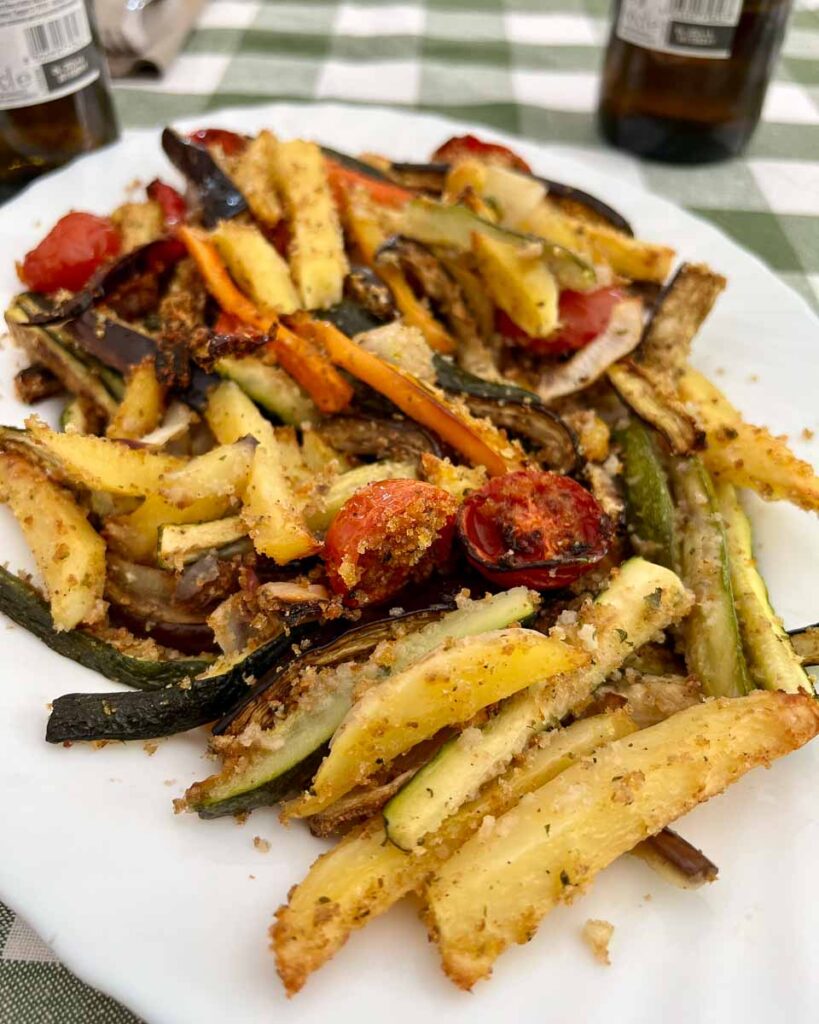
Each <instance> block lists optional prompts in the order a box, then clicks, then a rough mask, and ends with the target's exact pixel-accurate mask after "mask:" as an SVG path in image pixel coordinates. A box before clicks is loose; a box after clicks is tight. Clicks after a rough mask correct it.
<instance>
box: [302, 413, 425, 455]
mask: <svg viewBox="0 0 819 1024" xmlns="http://www.w3.org/2000/svg"><path fill="white" fill-rule="evenodd" d="M316 431H317V433H318V434H319V435H320V436H321V437H322V438H323V440H325V441H326V442H327V444H329V445H330V446H331V447H332V448H335V450H336V451H339V452H343V453H344V454H345V455H364V456H372V457H374V458H376V459H399V460H404V461H409V462H415V461H417V460H418V459H419V458H420V457H421V456H422V455H423V454H424V452H427V453H429V454H430V455H436V456H438V457H440V456H441V454H442V449H441V446H440V444H439V443H438V440H437V438H436V437H435V436H434V435H433V434H431V433H429V432H428V431H426V430H424V428H423V427H421V426H418V425H417V424H415V423H413V422H411V421H410V420H389V419H379V418H377V417H372V418H371V417H367V416H334V417H333V418H332V419H328V420H326V421H325V422H322V423H320V424H319V425H318V427H316Z"/></svg>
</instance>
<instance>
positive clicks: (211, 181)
mask: <svg viewBox="0 0 819 1024" xmlns="http://www.w3.org/2000/svg"><path fill="white" fill-rule="evenodd" d="M162 148H163V149H164V150H165V155H166V156H167V158H168V159H169V160H170V161H171V163H172V164H173V165H174V167H175V168H176V169H177V170H178V171H180V172H181V173H182V174H183V175H184V176H185V178H186V179H187V181H188V182H189V183H190V184H191V185H192V186H193V188H194V189H195V190H196V194H197V196H198V197H199V204H200V206H201V212H202V223H203V224H204V225H205V227H206V228H213V227H216V225H217V224H218V223H219V221H220V220H230V219H231V218H232V217H236V216H238V215H239V214H240V213H245V211H246V210H247V202H246V200H245V197H244V196H243V195H242V193H241V192H240V191H239V189H238V188H237V187H236V186H235V185H234V183H233V182H232V181H231V179H230V178H229V177H228V176H227V175H226V174H225V172H224V171H223V170H221V168H220V167H219V165H218V164H217V163H216V161H215V160H214V159H213V157H212V156H211V155H210V153H209V152H208V151H207V149H206V148H205V147H204V146H198V145H197V144H196V143H195V142H190V141H189V140H188V139H184V138H183V137H182V136H181V135H179V134H178V133H177V132H175V131H174V130H173V129H172V128H165V129H164V130H163V132H162Z"/></svg>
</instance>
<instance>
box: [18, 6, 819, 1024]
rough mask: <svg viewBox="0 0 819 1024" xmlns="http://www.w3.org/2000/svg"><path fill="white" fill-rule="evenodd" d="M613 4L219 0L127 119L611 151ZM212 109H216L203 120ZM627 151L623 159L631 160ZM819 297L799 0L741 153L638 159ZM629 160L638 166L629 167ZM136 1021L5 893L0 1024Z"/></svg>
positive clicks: (121, 90) (654, 179)
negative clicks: (283, 108)
mask: <svg viewBox="0 0 819 1024" xmlns="http://www.w3.org/2000/svg"><path fill="white" fill-rule="evenodd" d="M610 7H611V4H610V2H609V0H425V2H424V0H403V2H396V3H384V2H382V0H356V2H343V3H334V2H330V0H326V2H318V0H302V2H281V3H280V2H273V0H210V2H209V4H208V6H207V7H205V9H204V10H203V13H202V15H201V17H200V20H199V23H198V25H197V27H196V29H195V31H194V32H193V33H192V34H191V36H190V38H189V39H188V41H187V44H186V46H185V49H184V51H183V53H182V54H180V56H179V57H178V59H177V60H176V61H175V63H174V64H173V65H172V67H171V68H170V70H169V72H168V73H167V74H166V75H165V76H164V77H163V78H161V79H158V80H155V81H154V80H146V79H133V80H123V81H120V82H119V83H117V86H116V100H117V106H118V108H119V112H120V116H121V119H122V123H123V125H124V126H125V127H127V128H136V127H155V126H157V125H160V124H163V123H165V122H166V121H168V120H171V119H173V118H176V117H181V116H186V115H196V114H202V115H204V114H206V112H207V111H211V110H215V109H217V108H219V107H223V106H228V105H238V104H250V103H266V102H271V101H273V100H277V99H278V100H282V99H289V100H330V99H333V100H344V101H348V102H352V103H360V104H367V103H377V104H395V105H397V106H404V107H408V108H412V109H418V110H428V111H433V112H436V113H440V114H445V115H449V116H451V117H454V118H462V119H464V120H469V121H477V122H482V123H484V124H487V125H489V126H492V127H494V128H497V129H502V130H503V131H507V132H513V133H517V134H520V135H524V136H527V137H528V138H531V139H535V140H543V141H552V142H554V141H559V142H561V143H568V144H571V145H574V146H579V147H583V148H587V149H588V150H589V151H590V153H593V152H594V151H595V150H596V151H597V152H598V153H599V151H600V149H601V142H600V141H599V139H598V137H597V135H596V131H595V126H594V119H593V117H592V116H591V115H592V112H593V110H594V106H595V101H596V94H597V75H598V68H599V65H600V61H601V55H602V54H601V51H602V47H603V45H604V43H605V39H606V35H607V31H608V18H609V15H610ZM203 120H206V118H203ZM625 159H626V158H624V160H625ZM627 164H628V167H629V175H630V178H631V180H633V181H636V182H637V183H642V184H643V185H644V186H646V187H648V188H649V189H651V190H653V191H655V192H658V193H660V194H662V195H665V196H668V197H669V198H670V199H673V200H674V201H675V202H677V203H679V204H682V205H684V206H686V207H687V208H688V209H690V210H692V211H693V212H695V213H697V214H699V215H701V216H703V217H705V218H706V219H708V220H710V221H713V222H714V223H715V224H716V225H717V226H718V227H720V228H722V230H723V231H725V232H726V233H727V234H729V235H731V236H732V237H733V238H735V239H736V240H737V241H738V242H739V243H740V244H741V245H743V246H745V247H746V248H748V249H750V250H751V251H752V252H755V253H757V254H758V255H759V256H760V257H761V258H762V259H763V260H764V261H765V262H766V263H767V264H768V265H769V266H770V267H771V268H772V269H773V270H774V271H775V272H777V273H778V274H780V275H781V276H782V277H783V278H784V279H785V280H786V281H787V282H788V283H789V284H791V285H792V286H793V287H794V288H795V289H796V290H797V291H798V292H800V293H801V294H802V295H804V296H805V297H806V298H807V299H808V301H809V302H812V303H813V305H814V307H815V308H818V309H819V0H801V2H799V0H797V3H796V4H795V9H794V13H793V15H792V19H791V23H790V28H789V32H788V36H787V39H786V43H785V47H784V50H783V54H782V59H781V60H780V62H779V66H778V69H777V72H776V76H775V79H774V82H773V84H772V86H771V89H770V92H769V94H768V99H767V102H766V105H765V110H764V113H763V120H762V124H761V125H760V127H759V130H758V132H757V134H756V136H755V137H754V139H753V142H752V144H751V146H750V149H749V150H748V152H747V153H746V155H745V156H744V157H743V158H742V159H740V160H735V161H732V162H730V163H727V164H719V165H711V166H708V167H704V168H685V169H680V168H675V167H667V166H663V165H657V164H647V163H640V162H638V161H636V160H635V161H631V160H628V161H627ZM623 166H626V164H624V165H623ZM40 1022H42V1024H46V1022H48V1024H138V1022H137V1021H136V1018H135V1017H134V1016H133V1014H131V1013H129V1011H128V1010H126V1009H124V1008H122V1007H120V1006H118V1005H117V1004H116V1003H115V1002H113V1001H112V1000H111V999H109V998H108V997H106V996H103V995H100V994H99V993H98V992H95V991H94V990H93V989H90V988H88V987H87V986H85V985H83V984H82V983H81V982H79V981H78V980H77V979H76V978H74V977H73V976H72V975H71V974H70V972H69V971H67V970H66V969H65V968H64V967H62V966H61V965H60V964H59V963H58V962H57V961H56V959H55V958H54V956H53V955H52V954H51V952H50V950H49V949H48V947H47V946H46V945H44V944H43V942H42V941H41V940H40V939H39V938H38V937H37V936H36V935H35V934H34V932H32V931H31V929H30V928H29V927H28V926H27V925H26V924H25V923H24V922H23V921H22V920H21V919H20V918H15V917H14V916H13V914H12V913H11V912H10V911H9V910H8V909H6V908H5V907H3V906H2V904H0V1024H40Z"/></svg>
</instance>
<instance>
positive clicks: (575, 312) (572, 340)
mask: <svg viewBox="0 0 819 1024" xmlns="http://www.w3.org/2000/svg"><path fill="white" fill-rule="evenodd" d="M622 298H623V293H622V292H621V291H620V289H619V288H598V289H597V291H594V292H573V291H570V290H569V289H565V290H564V291H562V292H561V293H560V299H559V301H558V317H559V319H560V326H559V327H558V328H557V330H555V331H553V332H552V333H551V334H549V335H548V336H547V337H545V338H533V337H532V336H531V335H530V334H527V333H526V331H524V330H523V328H522V327H518V325H517V324H516V323H515V321H514V320H513V319H512V318H511V317H510V316H509V315H508V313H506V312H505V311H504V310H502V309H498V310H496V311H495V328H496V330H497V331H498V333H499V334H502V335H503V336H504V337H505V338H508V339H509V340H510V341H514V342H515V344H517V345H521V346H522V347H523V348H527V349H529V351H530V352H534V353H535V354H537V355H544V356H561V355H566V354H567V353H569V352H576V351H578V349H581V348H585V347H586V345H588V344H589V343H590V342H592V341H594V339H595V338H597V337H599V336H600V334H602V333H603V331H604V330H605V329H606V327H608V324H609V320H611V313H612V310H613V309H614V307H615V306H616V305H617V303H618V302H619V301H620V300H621V299H622Z"/></svg>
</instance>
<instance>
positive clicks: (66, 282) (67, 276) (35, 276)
mask: <svg viewBox="0 0 819 1024" xmlns="http://www.w3.org/2000/svg"><path fill="white" fill-rule="evenodd" d="M121 245H122V241H121V239H120V236H119V232H118V231H117V230H116V228H115V227H114V225H113V224H112V223H111V221H110V220H109V219H108V218H107V217H97V216H96V215H95V214H93V213H80V212H78V211H72V212H71V213H67V214H66V215H65V216H64V217H61V218H60V220H58V221H57V223H56V224H55V225H54V227H53V228H52V229H51V230H50V231H49V233H48V234H47V235H46V236H45V238H44V239H43V240H42V242H40V244H39V245H37V246H35V248H33V249H32V250H31V251H30V252H27V253H26V255H25V258H24V260H23V262H22V263H21V264H18V265H17V273H18V274H19V276H20V280H21V281H22V282H23V284H24V285H26V286H27V287H28V288H31V290H32V291H35V292H56V291H57V290H58V289H60V288H68V289H69V291H72V292H78V291H79V290H80V289H81V288H83V287H84V286H85V284H86V283H87V281H88V279H89V278H90V277H91V275H92V274H93V273H94V271H95V270H96V269H97V268H98V267H100V266H102V264H103V263H107V262H108V261H109V260H111V259H113V258H114V257H115V256H117V255H118V254H119V251H120V248H121Z"/></svg>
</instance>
